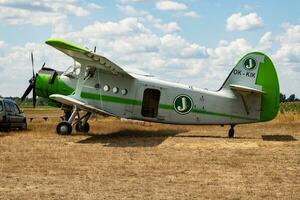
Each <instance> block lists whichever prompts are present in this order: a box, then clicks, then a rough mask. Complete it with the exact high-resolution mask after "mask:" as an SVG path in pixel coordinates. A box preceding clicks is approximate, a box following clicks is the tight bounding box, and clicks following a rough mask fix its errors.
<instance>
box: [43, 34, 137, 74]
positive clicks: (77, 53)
mask: <svg viewBox="0 0 300 200" xmlns="http://www.w3.org/2000/svg"><path fill="white" fill-rule="evenodd" d="M46 44H48V45H50V46H52V47H54V48H56V49H58V50H60V51H61V52H63V53H65V54H67V55H68V56H71V57H72V58H73V59H74V60H76V61H78V62H79V63H82V62H85V63H86V64H88V65H91V66H93V67H97V68H100V69H102V70H105V71H108V72H111V73H113V74H115V75H118V74H123V75H128V76H129V77H132V76H131V75H130V74H129V73H127V72H126V71H124V70H123V69H122V68H121V67H119V66H118V65H117V64H115V63H113V62H112V61H110V60H109V59H107V58H105V57H104V56H101V55H97V54H95V53H93V52H91V51H89V50H88V49H86V48H82V47H79V46H77V45H75V44H72V43H70V42H68V41H66V40H62V39H48V40H47V41H46ZM132 78H133V77H132Z"/></svg>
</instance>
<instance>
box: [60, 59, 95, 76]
mask: <svg viewBox="0 0 300 200" xmlns="http://www.w3.org/2000/svg"><path fill="white" fill-rule="evenodd" d="M80 67H81V65H80V64H77V63H76V64H74V65H71V66H70V67H69V68H68V69H67V70H66V71H65V72H64V73H63V75H64V76H67V77H69V78H71V79H78V77H79V73H80ZM95 72H96V68H95V67H92V66H88V67H87V68H86V72H85V76H84V79H85V80H86V79H89V78H93V77H94V75H95Z"/></svg>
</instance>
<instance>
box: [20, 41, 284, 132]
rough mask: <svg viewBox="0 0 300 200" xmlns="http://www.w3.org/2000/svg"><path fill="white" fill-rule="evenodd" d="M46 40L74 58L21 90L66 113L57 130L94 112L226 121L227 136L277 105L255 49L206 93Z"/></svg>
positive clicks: (270, 70)
mask: <svg viewBox="0 0 300 200" xmlns="http://www.w3.org/2000/svg"><path fill="white" fill-rule="evenodd" d="M46 44H48V45H50V46H52V47H54V48H56V49H58V50H60V51H61V52H63V53H65V54H66V55H68V56H70V57H72V58H73V59H74V60H75V61H76V62H75V64H74V65H73V66H71V67H70V68H69V69H68V70H67V71H65V72H64V73H62V74H61V73H57V72H56V71H55V70H52V69H49V68H42V69H41V70H40V72H39V73H38V74H36V76H35V75H34V76H33V79H32V80H31V82H30V83H31V86H29V88H28V89H27V91H26V92H25V93H26V95H27V94H28V93H29V92H30V90H31V89H32V88H33V89H34V93H35V94H36V95H38V96H43V97H49V99H50V102H52V103H53V102H56V103H59V105H60V106H62V108H63V109H64V110H66V111H69V112H70V111H71V112H70V116H68V117H66V118H65V120H64V121H62V122H60V123H59V124H58V125H57V128H56V131H57V133H58V134H62V135H69V134H71V133H72V126H75V128H76V130H77V131H79V132H88V131H89V124H88V119H89V118H90V116H91V113H100V114H106V115H112V116H116V117H119V118H127V119H134V120H142V121H151V122H158V123H169V124H189V125H209V124H213V125H230V126H231V128H230V129H229V132H228V136H229V137H233V136H234V126H235V125H237V124H246V123H255V122H264V121H269V120H272V119H273V118H274V117H275V116H276V115H277V112H278V109H279V82H278V78H277V74H276V70H275V68H274V65H273V63H272V61H271V60H270V58H269V57H268V56H266V55H265V54H263V53H260V52H251V53H248V54H247V55H245V56H244V57H243V58H241V59H240V60H239V61H238V63H237V64H236V66H235V67H234V68H233V70H232V71H231V72H230V74H229V76H228V77H227V79H226V80H225V82H224V83H223V85H222V87H221V88H220V89H219V90H218V91H208V90H204V89H198V88H195V87H191V86H187V85H183V84H178V83H172V82H167V81H162V80H159V79H157V78H155V77H154V76H151V75H149V74H144V73H140V72H134V71H131V70H126V69H124V68H121V67H120V66H118V65H117V64H115V63H113V62H112V61H110V60H109V59H107V58H105V57H103V56H101V55H98V54H96V53H95V52H91V51H89V50H88V49H86V48H82V47H79V46H77V45H75V44H72V43H70V42H68V41H66V40H62V39H49V40H47V41H46ZM32 83H34V84H32ZM24 95H25V94H24ZM26 95H25V96H26ZM80 111H84V113H85V114H84V115H83V116H80V113H82V112H80ZM66 113H68V112H66Z"/></svg>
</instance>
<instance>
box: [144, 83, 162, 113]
mask: <svg viewBox="0 0 300 200" xmlns="http://www.w3.org/2000/svg"><path fill="white" fill-rule="evenodd" d="M159 99H160V91H159V90H155V89H149V88H148V89H146V90H145V91H144V97H143V104H142V115H143V116H144V117H153V118H154V117H157V114H158V107H159Z"/></svg>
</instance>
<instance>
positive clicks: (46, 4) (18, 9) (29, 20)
mask: <svg viewBox="0 0 300 200" xmlns="http://www.w3.org/2000/svg"><path fill="white" fill-rule="evenodd" d="M95 5H96V4H95ZM88 14H89V12H88V11H87V10H86V9H85V8H83V7H81V6H79V5H78V2H77V0H66V1H61V0H53V1H49V0H32V1H30V2H28V1H25V0H11V1H7V0H1V1H0V21H1V22H2V23H5V24H9V25H19V24H31V25H34V26H42V25H49V24H50V25H52V28H53V32H54V34H57V33H59V34H62V33H65V32H68V31H69V30H70V29H71V26H70V25H69V22H68V19H67V18H68V16H71V15H73V16H79V17H80V16H86V15H88Z"/></svg>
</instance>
